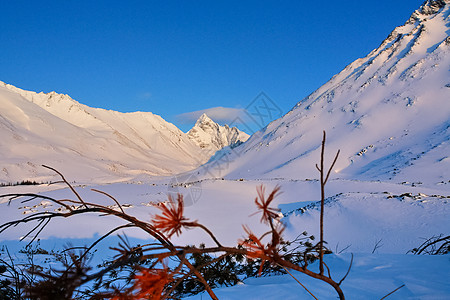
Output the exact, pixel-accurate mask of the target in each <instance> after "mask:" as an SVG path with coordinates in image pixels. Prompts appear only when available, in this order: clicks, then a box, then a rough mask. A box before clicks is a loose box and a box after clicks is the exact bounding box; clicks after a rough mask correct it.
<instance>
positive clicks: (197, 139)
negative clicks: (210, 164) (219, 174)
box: [187, 114, 250, 152]
mask: <svg viewBox="0 0 450 300" xmlns="http://www.w3.org/2000/svg"><path fill="white" fill-rule="evenodd" d="M187 135H188V137H189V138H190V139H191V140H192V141H194V143H195V144H197V145H198V146H199V147H200V148H202V149H205V150H210V151H211V152H216V151H217V150H220V149H222V148H224V147H227V146H230V147H234V146H237V145H239V144H240V143H243V142H245V141H246V140H248V138H249V137H250V136H249V135H248V134H246V133H245V132H243V131H240V130H239V129H237V128H236V127H231V128H230V127H229V126H228V125H224V126H221V125H219V124H217V123H216V122H214V121H213V120H211V119H210V118H209V117H208V116H207V115H206V114H202V115H201V116H200V118H199V119H198V120H197V122H196V123H195V125H194V127H192V129H191V130H189V131H188V133H187Z"/></svg>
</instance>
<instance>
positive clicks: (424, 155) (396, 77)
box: [207, 0, 450, 182]
mask: <svg viewBox="0 0 450 300" xmlns="http://www.w3.org/2000/svg"><path fill="white" fill-rule="evenodd" d="M444 2H445V3H444ZM439 3H440V4H439ZM449 14H450V5H449V1H448V0H447V1H431V2H426V3H425V4H424V5H423V6H422V7H421V8H420V9H419V10H417V11H416V12H414V13H413V15H412V16H411V18H410V19H409V20H408V21H407V22H406V23H405V24H404V25H403V26H399V27H397V28H395V29H394V30H393V31H392V33H391V34H390V35H389V36H388V38H387V39H386V40H384V41H383V42H382V43H381V45H380V46H379V47H378V48H377V49H375V50H373V51H372V52H371V53H369V54H368V55H367V56H366V57H364V58H361V59H357V60H356V61H355V62H353V63H351V64H350V65H348V66H347V67H346V68H345V69H344V70H342V71H341V72H340V73H339V74H337V75H335V76H334V77H333V78H331V79H330V81H328V82H327V83H326V84H324V85H323V86H322V87H320V88H319V89H318V90H317V91H315V92H314V93H312V94H311V95H309V96H308V97H306V98H305V99H303V100H301V101H300V102H299V103H298V104H297V105H296V106H295V107H294V108H293V109H292V110H291V111H290V112H289V113H287V114H286V115H285V116H284V117H282V118H280V119H278V120H276V121H274V122H272V123H271V124H269V125H268V126H267V127H266V128H264V129H263V130H262V131H261V132H258V133H257V134H255V135H253V136H252V137H251V138H250V139H249V141H248V142H247V143H245V144H244V145H242V146H240V147H238V148H237V149H235V150H234V151H230V152H229V154H228V157H227V158H226V159H223V160H224V161H225V163H219V164H220V167H217V168H215V167H214V166H212V164H209V165H208V166H207V170H208V173H210V174H213V175H214V176H217V177H223V176H225V177H228V178H240V177H244V178H245V177H253V178H256V177H261V176H262V177H266V178H277V177H287V178H310V177H311V176H315V174H316V170H315V167H314V166H315V163H317V161H318V158H319V157H320V153H319V147H320V141H321V138H322V130H326V131H327V134H328V143H327V145H328V151H329V152H333V151H336V150H337V149H341V157H340V159H339V161H338V163H337V168H336V169H337V171H338V174H337V175H336V176H338V177H340V178H358V179H379V180H395V181H397V182H398V181H404V180H410V181H412V180H418V181H427V182H440V181H447V180H448V179H449V178H450V158H449V157H448V154H449V153H450V147H449V137H450V134H449V133H450V132H449V127H450V37H449V27H450V17H449ZM333 154H334V153H330V154H329V155H330V156H331V155H333ZM214 163H215V164H217V162H214ZM214 169H216V172H215V173H214Z"/></svg>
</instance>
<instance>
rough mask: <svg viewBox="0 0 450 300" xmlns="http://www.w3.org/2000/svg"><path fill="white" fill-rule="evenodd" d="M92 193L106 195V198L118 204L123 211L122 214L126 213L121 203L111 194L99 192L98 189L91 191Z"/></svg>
mask: <svg viewBox="0 0 450 300" xmlns="http://www.w3.org/2000/svg"><path fill="white" fill-rule="evenodd" d="M91 191H93V192H97V193H100V194H103V195H105V196H107V197H109V198H111V199H112V200H113V201H114V202H115V203H116V204H117V206H119V208H120V210H121V211H122V213H125V212H124V210H123V208H122V205H120V203H119V201H117V200H116V198H114V197H113V196H111V195H110V194H108V193H106V192H104V191H100V190H97V189H91Z"/></svg>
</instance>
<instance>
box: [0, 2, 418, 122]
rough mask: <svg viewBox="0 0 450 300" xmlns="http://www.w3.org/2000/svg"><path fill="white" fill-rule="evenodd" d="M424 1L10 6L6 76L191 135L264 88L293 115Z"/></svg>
mask: <svg viewBox="0 0 450 300" xmlns="http://www.w3.org/2000/svg"><path fill="white" fill-rule="evenodd" d="M422 2H423V1H422V0H408V1H405V0H378V1H326V0H324V1H301V0H298V1H263V0H260V1H133V0H131V1H113V0H110V1H60V0H59V1H45V0H43V1H31V0H29V1H24V0H15V1H2V5H1V10H0V45H1V46H0V80H1V81H4V82H6V83H10V84H12V85H15V86H17V87H20V88H23V89H26V90H33V91H37V92H40V91H44V92H50V91H56V92H59V93H64V94H69V95H70V96H71V97H72V98H74V99H75V100H77V101H79V102H81V103H83V104H86V105H89V106H93V107H101V108H105V109H113V110H118V111H122V112H131V111H151V112H153V113H155V114H158V115H161V116H162V117H163V118H164V119H166V120H167V121H169V122H172V123H174V124H175V125H177V126H178V127H180V129H182V130H184V131H186V130H188V129H189V127H190V126H192V125H193V120H192V118H193V117H194V116H196V115H197V114H198V113H199V112H202V111H203V110H205V109H210V111H220V110H221V109H220V107H223V108H224V109H223V110H222V113H223V114H222V115H226V112H233V111H237V110H239V109H243V108H245V107H246V106H247V105H248V104H249V103H251V102H252V101H253V99H254V98H255V97H257V96H258V95H259V94H260V92H264V93H265V94H266V95H267V96H268V97H270V99H272V101H273V102H274V103H276V105H277V106H278V107H279V108H280V110H281V111H282V113H286V112H287V111H289V110H290V109H291V108H292V107H293V106H294V105H295V104H296V103H297V102H298V101H299V100H301V99H302V98H304V97H306V96H307V95H308V94H310V93H311V92H313V91H314V90H315V89H317V88H318V87H320V86H321V85H322V84H324V83H325V82H326V81H327V80H328V79H329V78H331V77H332V76H333V75H334V74H336V73H337V72H339V71H340V70H342V69H343V68H344V67H345V66H346V65H347V64H349V63H351V62H352V61H354V60H355V59H357V58H359V57H363V56H365V55H366V54H368V53H369V52H370V51H371V50H373V49H374V48H376V47H377V46H378V45H379V44H380V43H381V41H382V40H383V39H384V38H386V37H387V35H388V34H389V33H390V32H391V31H392V30H393V29H394V27H396V26H399V25H402V24H403V23H404V22H405V21H406V20H407V19H408V18H409V16H410V14H411V13H412V12H413V11H414V10H415V9H417V8H418V7H419V6H420V5H421V4H422ZM190 112H196V113H193V114H189V113H190ZM231 115H232V113H230V118H231ZM220 121H221V122H225V121H227V117H226V116H225V117H223V118H222V119H221V120H220Z"/></svg>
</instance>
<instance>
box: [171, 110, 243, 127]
mask: <svg viewBox="0 0 450 300" xmlns="http://www.w3.org/2000/svg"><path fill="white" fill-rule="evenodd" d="M204 113H205V114H206V115H207V116H208V117H210V118H211V119H212V120H213V121H215V122H217V123H222V124H230V123H235V122H236V120H239V119H243V118H245V109H243V108H231V107H222V106H218V107H211V108H207V109H202V110H197V111H192V112H187V113H183V114H180V115H177V116H176V118H177V120H178V121H179V122H181V123H184V124H187V123H194V122H195V121H197V119H198V118H199V117H200V116H201V115H202V114H204Z"/></svg>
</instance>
